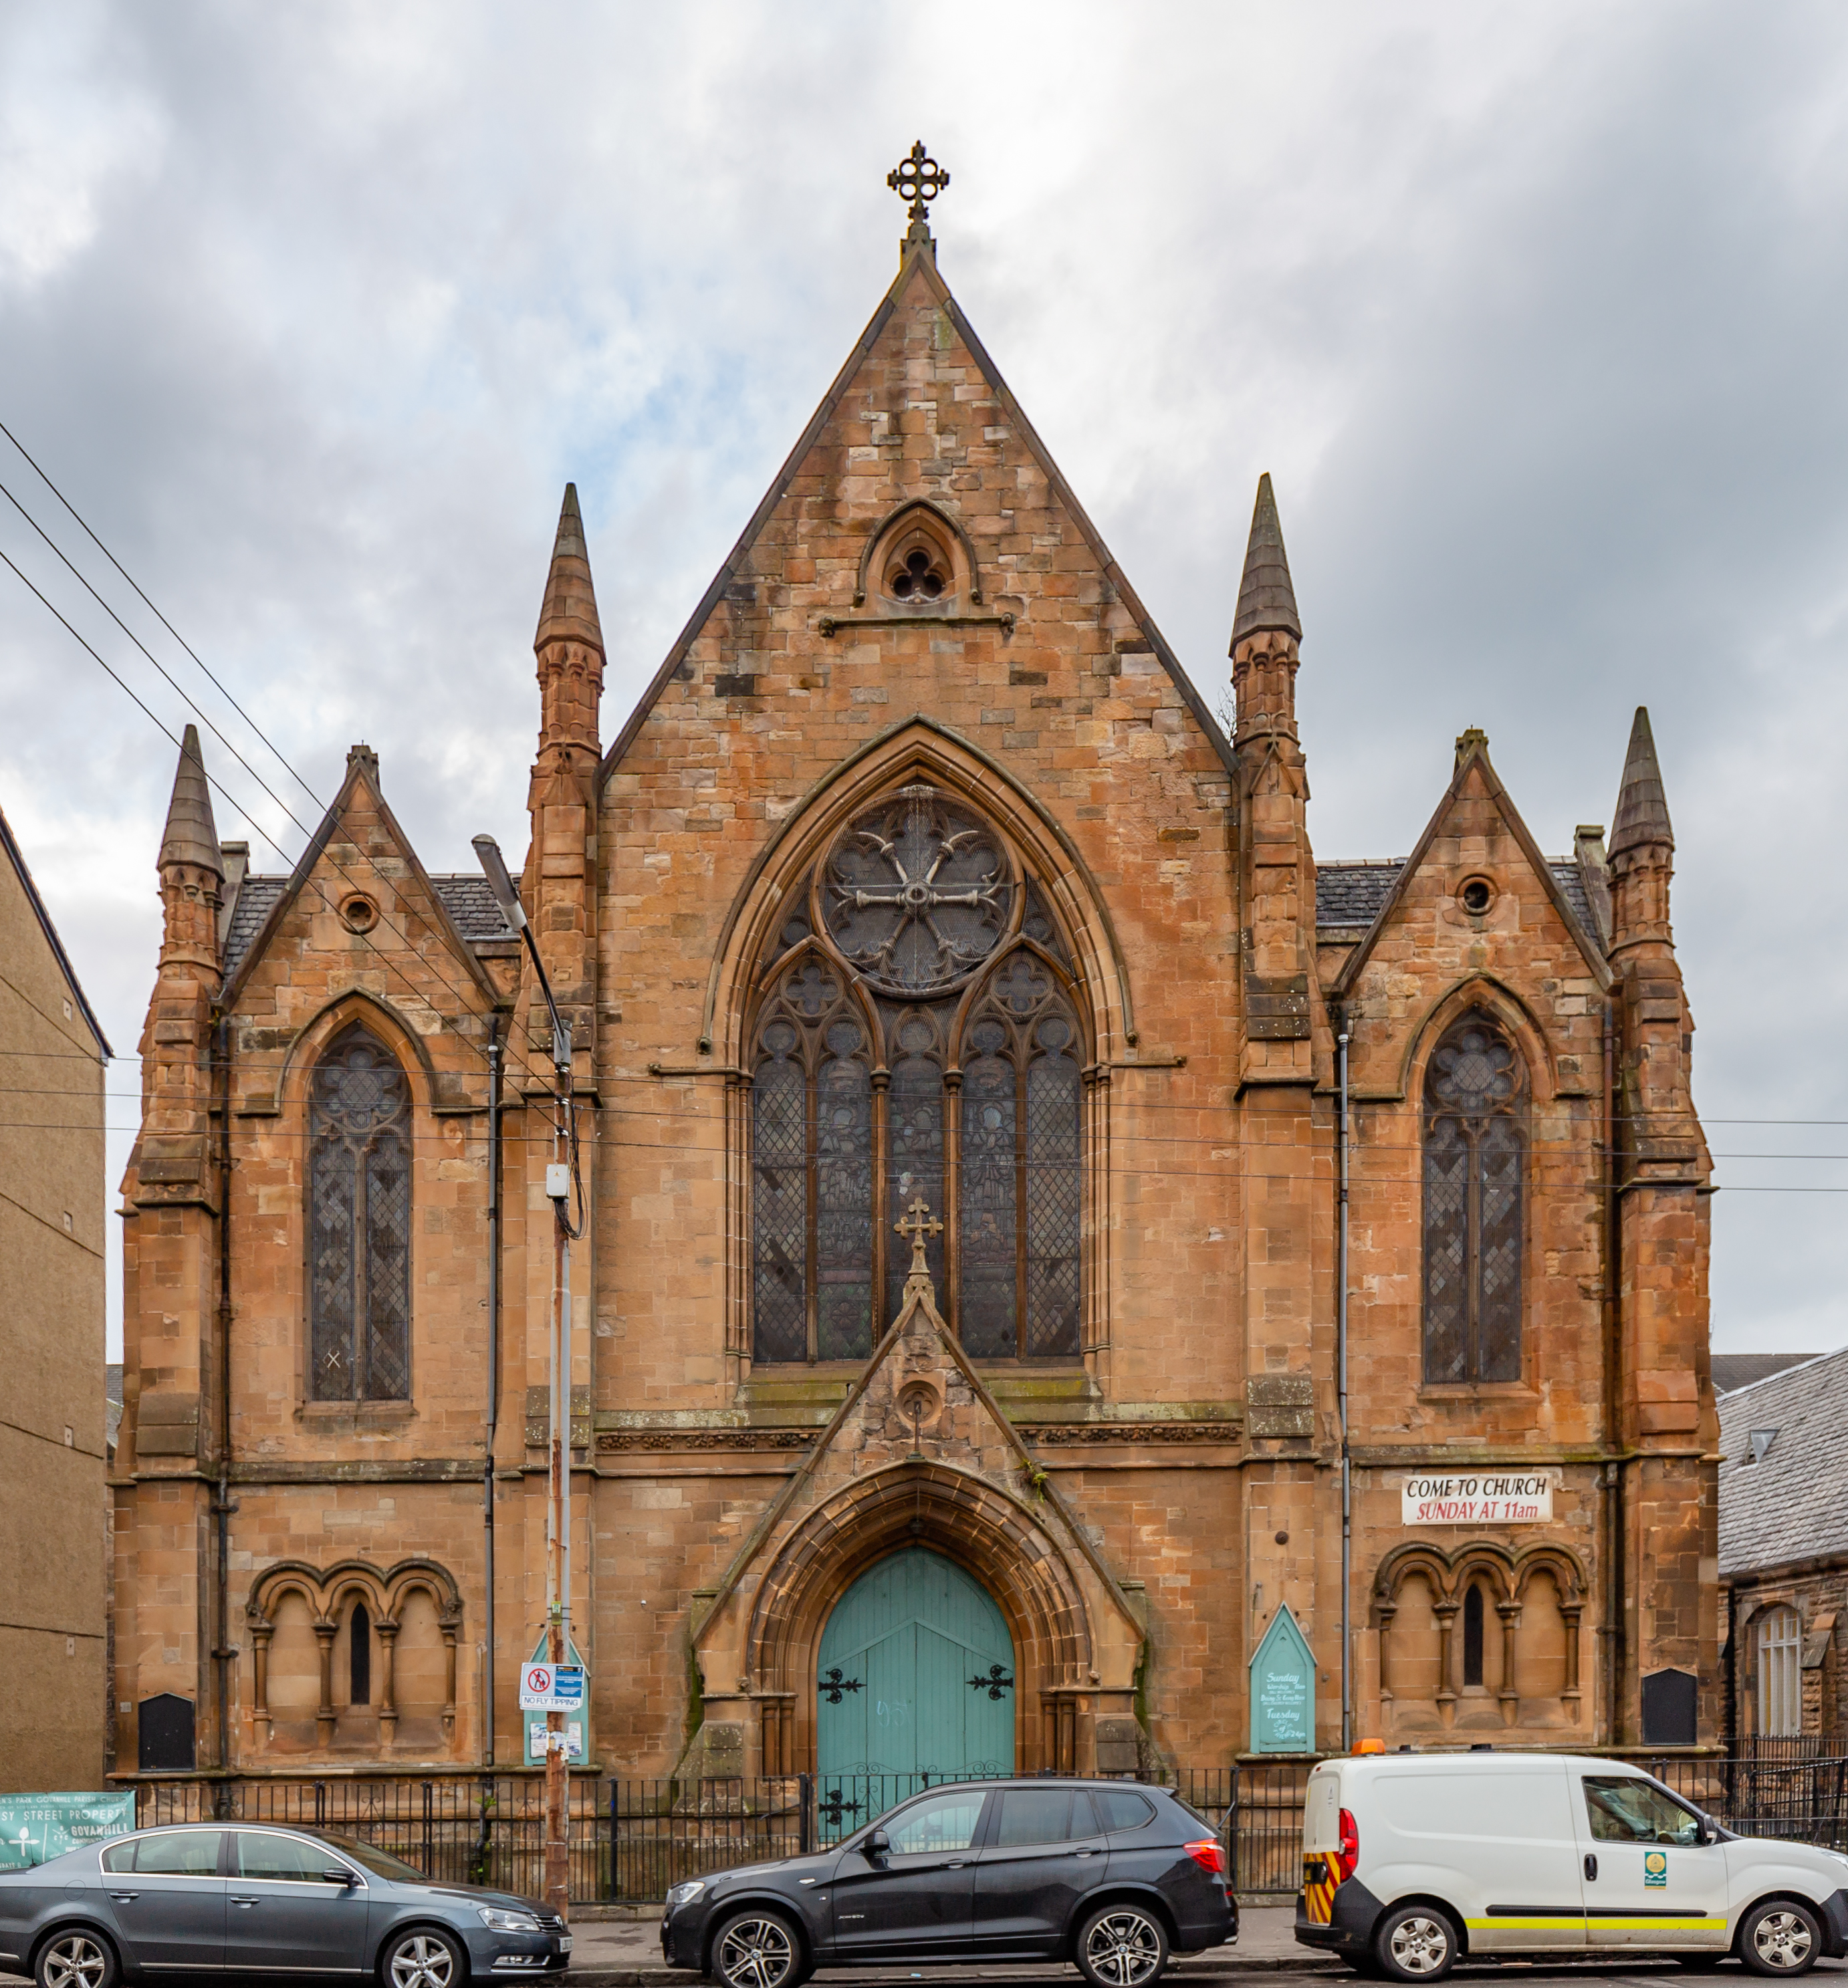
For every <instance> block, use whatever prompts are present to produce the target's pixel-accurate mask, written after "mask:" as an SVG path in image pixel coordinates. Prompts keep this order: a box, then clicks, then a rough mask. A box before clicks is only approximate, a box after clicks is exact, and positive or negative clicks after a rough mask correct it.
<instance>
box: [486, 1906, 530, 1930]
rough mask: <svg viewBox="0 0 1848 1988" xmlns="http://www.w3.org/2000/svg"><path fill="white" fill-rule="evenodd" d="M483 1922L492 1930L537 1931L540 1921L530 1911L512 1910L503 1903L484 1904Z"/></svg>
mask: <svg viewBox="0 0 1848 1988" xmlns="http://www.w3.org/2000/svg"><path fill="white" fill-rule="evenodd" d="M480 1912H481V1922H482V1925H485V1926H486V1928H487V1929H488V1930H489V1932H538V1930H539V1922H538V1920H537V1919H535V1918H533V1915H532V1914H531V1913H530V1912H509V1911H507V1910H506V1908H505V1907H504V1906H502V1905H483V1906H482V1907H481V1908H480Z"/></svg>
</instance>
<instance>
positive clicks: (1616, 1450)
mask: <svg viewBox="0 0 1848 1988" xmlns="http://www.w3.org/2000/svg"><path fill="white" fill-rule="evenodd" d="M1611 1007H1612V1004H1611V1000H1610V999H1609V996H1606V999H1605V1003H1604V1297H1605V1332H1604V1441H1605V1445H1606V1451H1607V1452H1608V1454H1609V1460H1608V1461H1607V1462H1606V1464H1605V1466H1604V1497H1605V1524H1606V1541H1607V1544H1606V1559H1605V1582H1604V1585H1605V1592H1606V1621H1605V1638H1604V1640H1605V1663H1604V1670H1605V1687H1604V1689H1605V1701H1604V1702H1605V1716H1606V1720H1607V1721H1608V1729H1607V1730H1606V1733H1605V1739H1606V1743H1607V1744H1609V1745H1610V1746H1620V1745H1621V1744H1622V1743H1623V1693H1624V1687H1625V1683H1626V1679H1627V1675H1628V1672H1629V1658H1628V1652H1626V1650H1625V1648H1624V1641H1625V1638H1624V1633H1623V1615H1624V1579H1623V1573H1624V1568H1623V1555H1624V1544H1625V1541H1624V1532H1625V1527H1624V1523H1623V1461H1622V1455H1621V1452H1622V1449H1623V1425H1622V1414H1621V1412H1622V1401H1621V1395H1622V1391H1623V1218H1622V1211H1621V1209H1620V1205H1619V1187H1618V1177H1619V1168H1618V1164H1617V1113H1616V1063H1615V1057H1616V1029H1615V1026H1614V1024H1613V1016H1612V1012H1611Z"/></svg>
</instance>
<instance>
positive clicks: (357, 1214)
mask: <svg viewBox="0 0 1848 1988" xmlns="http://www.w3.org/2000/svg"><path fill="white" fill-rule="evenodd" d="M410 1134H411V1096H410V1090H409V1087H408V1084H406V1082H405V1080H404V1071H403V1070H401V1068H400V1067H399V1065H398V1060H397V1058H396V1057H394V1056H393V1055H392V1053H391V1050H388V1048H387V1047H386V1046H385V1045H384V1043H381V1041H380V1040H378V1038H377V1036H374V1035H373V1034H372V1033H371V1031H370V1030H369V1029H367V1028H366V1027H364V1025H363V1024H361V1023H354V1025H353V1026H351V1027H350V1028H348V1029H345V1030H344V1031H343V1032H342V1033H340V1035H339V1036H337V1037H336V1038H335V1039H334V1040H333V1043H330V1045H329V1046H328V1048H327V1053H325V1054H324V1055H323V1057H322V1058H321V1060H320V1063H318V1064H317V1065H316V1068H315V1071H314V1074H313V1078H312V1080H311V1081H310V1103H309V1158H308V1202H309V1210H308V1259H309V1387H308V1391H309V1394H310V1398H313V1400H316V1401H368V1400H369V1401H402V1400H404V1399H406V1398H408V1396H409V1395H410V1392H411V1141H410Z"/></svg>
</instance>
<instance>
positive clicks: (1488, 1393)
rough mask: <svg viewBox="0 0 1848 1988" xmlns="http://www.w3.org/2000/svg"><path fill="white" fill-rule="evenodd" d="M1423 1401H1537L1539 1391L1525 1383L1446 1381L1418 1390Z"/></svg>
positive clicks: (1433, 1382)
mask: <svg viewBox="0 0 1848 1988" xmlns="http://www.w3.org/2000/svg"><path fill="white" fill-rule="evenodd" d="M1418 1398H1419V1400H1420V1401H1538V1400H1539V1398H1540V1393H1539V1390H1538V1388H1531V1387H1529V1386H1528V1384H1527V1382H1526V1381H1431V1382H1430V1383H1429V1384H1427V1385H1426V1386H1424V1387H1422V1388H1420V1389H1419V1390H1418Z"/></svg>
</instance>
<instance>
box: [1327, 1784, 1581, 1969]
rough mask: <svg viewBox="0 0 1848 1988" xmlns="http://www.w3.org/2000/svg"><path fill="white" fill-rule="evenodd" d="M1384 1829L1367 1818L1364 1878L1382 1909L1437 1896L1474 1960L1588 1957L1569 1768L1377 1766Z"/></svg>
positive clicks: (1372, 1787)
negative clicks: (1583, 1952)
mask: <svg viewBox="0 0 1848 1988" xmlns="http://www.w3.org/2000/svg"><path fill="white" fill-rule="evenodd" d="M1367 1780H1368V1783H1369V1793H1370V1794H1372V1795H1373V1796H1374V1801H1373V1803H1372V1804H1369V1806H1372V1807H1376V1808H1377V1810H1378V1814H1379V1821H1380V1823H1381V1824H1383V1827H1382V1828H1381V1829H1380V1830H1379V1832H1378V1839H1379V1840H1375V1838H1373V1836H1372V1835H1371V1834H1369V1828H1368V1820H1369V1819H1368V1817H1366V1816H1365V1815H1362V1817H1361V1818H1360V1868H1359V1872H1358V1873H1357V1875H1358V1876H1359V1878H1360V1880H1361V1881H1362V1883H1363V1884H1365V1885H1367V1886H1368V1888H1369V1889H1370V1890H1372V1892H1374V1893H1375V1894H1376V1895H1377V1896H1378V1897H1379V1898H1380V1899H1381V1900H1382V1902H1386V1903H1390V1902H1391V1901H1392V1900H1393V1898H1400V1897H1403V1896H1405V1895H1406V1894H1407V1893H1409V1892H1431V1893H1434V1894H1435V1895H1437V1897H1439V1898H1444V1899H1447V1900H1448V1901H1449V1902H1450V1904H1451V1905H1453V1906H1454V1908H1455V1909H1456V1910H1457V1912H1460V1913H1461V1914H1462V1915H1463V1919H1464V1925H1465V1926H1466V1927H1467V1931H1468V1938H1469V1945H1470V1950H1471V1952H1473V1953H1516V1952H1529V1951H1533V1950H1535V1949H1545V1950H1548V1951H1557V1950H1559V1949H1571V1948H1582V1947H1583V1946H1584V1945H1585V1902H1584V1897H1583V1894H1582V1889H1581V1885H1580V1875H1579V1844H1578V1838H1577V1834H1576V1831H1574V1829H1573V1827H1572V1810H1571V1806H1570V1794H1571V1787H1570V1783H1569V1780H1568V1779H1567V1776H1566V1771H1565V1762H1564V1761H1562V1760H1548V1759H1547V1758H1546V1757H1545V1756H1543V1755H1537V1756H1531V1757H1529V1758H1528V1759H1525V1760H1523V1759H1520V1758H1518V1757H1516V1756H1513V1755H1509V1756H1504V1757H1503V1758H1501V1759H1498V1760H1494V1761H1493V1762H1490V1761H1486V1760H1480V1761H1465V1760H1459V1761H1457V1763H1456V1765H1455V1766H1454V1767H1451V1766H1450V1765H1449V1764H1448V1763H1438V1762H1436V1761H1431V1760H1428V1757H1427V1760H1424V1761H1420V1762H1419V1763H1416V1765H1414V1764H1413V1763H1412V1762H1411V1761H1407V1762H1406V1763H1405V1765H1404V1766H1403V1767H1399V1766H1397V1765H1396V1763H1391V1762H1384V1763H1382V1764H1381V1766H1380V1767H1379V1770H1378V1771H1377V1773H1369V1775H1368V1777H1367Z"/></svg>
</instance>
